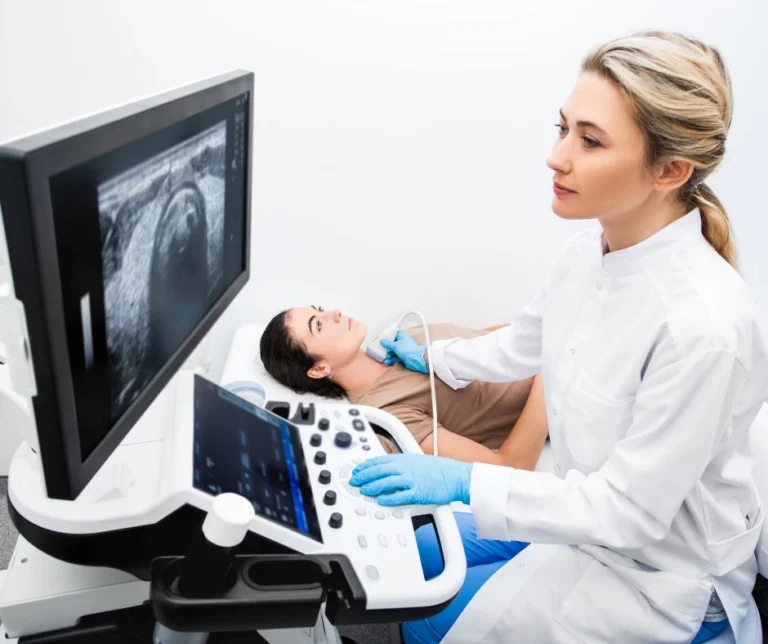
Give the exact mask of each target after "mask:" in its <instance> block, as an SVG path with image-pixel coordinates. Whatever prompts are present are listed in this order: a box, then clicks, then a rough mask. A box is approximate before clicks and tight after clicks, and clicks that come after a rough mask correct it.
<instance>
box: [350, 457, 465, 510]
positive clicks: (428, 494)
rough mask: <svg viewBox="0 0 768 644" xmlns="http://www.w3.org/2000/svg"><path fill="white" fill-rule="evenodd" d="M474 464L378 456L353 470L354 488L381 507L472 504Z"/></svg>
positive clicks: (352, 480)
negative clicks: (377, 502) (455, 503)
mask: <svg viewBox="0 0 768 644" xmlns="http://www.w3.org/2000/svg"><path fill="white" fill-rule="evenodd" d="M471 477H472V464H471V463H464V462H462V461H454V460H453V459H450V458H444V457H442V456H428V455H426V454H387V455H386V456H377V457H376V458H372V459H369V460H367V461H365V462H364V463H361V464H360V465H358V466H357V467H356V468H355V469H354V470H352V477H351V478H350V480H349V484H350V485H354V486H355V487H359V488H360V492H362V493H363V494H364V495H365V496H373V497H378V501H379V504H380V505H411V504H420V505H445V504H448V503H451V502H452V501H462V502H463V503H467V504H468V503H469V483H470V479H471Z"/></svg>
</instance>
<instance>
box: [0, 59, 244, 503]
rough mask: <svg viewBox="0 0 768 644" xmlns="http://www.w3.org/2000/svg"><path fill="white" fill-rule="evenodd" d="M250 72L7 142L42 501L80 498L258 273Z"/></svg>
mask: <svg viewBox="0 0 768 644" xmlns="http://www.w3.org/2000/svg"><path fill="white" fill-rule="evenodd" d="M252 99H253V75H252V74H250V73H245V72H233V73H230V74H226V75H223V76H219V77H216V78H213V79H209V80H207V81H203V82H200V83H196V84H194V85H191V86H187V87H184V88H181V89H178V90H174V91H171V92H168V93H166V94H163V95H161V96H157V97H153V98H151V99H146V100H143V101H140V102H137V103H135V104H132V105H129V106H125V107H121V108H118V109H115V110H112V111H109V112H106V113H103V114H100V115H97V116H94V117H90V118H87V119H84V120H82V121H78V122H76V123H71V124H68V125H66V126H63V127H59V128H56V129H53V130H51V131H48V132H45V133H42V134H37V135H34V136H31V137H27V138H24V139H21V140H19V141H15V142H13V143H10V144H6V145H5V146H2V147H0V209H2V218H3V224H4V227H5V235H6V239H7V245H8V254H9V257H10V265H11V273H12V277H13V286H14V290H15V296H16V298H18V300H20V301H21V302H22V304H23V306H24V311H25V313H26V320H27V328H28V337H29V347H28V350H29V354H30V358H31V360H32V364H33V367H34V373H35V380H36V384H37V395H36V396H34V397H33V398H32V404H33V408H34V414H35V420H36V425H37V438H38V445H39V451H40V454H39V456H40V458H41V460H42V465H43V472H44V475H45V482H46V489H47V493H48V496H49V497H51V498H58V499H74V498H76V497H77V495H78V494H79V493H80V491H81V490H82V489H83V488H84V487H85V485H86V484H87V483H88V481H89V480H90V479H91V478H92V477H93V475H94V474H95V473H96V472H97V471H98V469H99V468H100V467H101V466H102V465H103V463H104V462H105V461H106V459H107V458H108V457H109V455H110V454H111V453H112V452H113V451H114V449H115V448H116V447H117V445H118V444H119V442H120V441H121V440H122V439H123V438H124V437H125V435H126V434H127V433H128V431H130V429H131V428H132V427H133V426H134V424H135V423H136V421H137V420H138V419H139V417H140V416H141V414H142V413H143V412H144V411H146V409H147V407H148V406H149V405H150V404H151V402H152V401H153V400H154V399H155V398H156V397H157V395H158V394H159V392H160V391H161V390H162V389H163V388H164V387H165V386H166V385H167V384H168V382H169V380H170V378H171V377H172V376H173V375H174V373H175V372H176V371H177V370H178V368H179V367H180V366H181V364H182V363H183V362H184V360H186V358H188V357H189V355H190V354H191V352H192V350H193V349H194V348H195V346H196V345H197V344H198V343H199V342H200V340H201V339H202V338H203V336H204V335H205V333H206V332H207V331H208V330H209V329H210V328H211V326H212V325H213V323H214V322H215V321H216V320H217V319H218V317H219V316H220V315H221V313H222V312H223V311H224V309H225V308H226V307H227V306H228V305H229V303H230V302H231V301H232V299H233V298H234V297H235V295H236V294H237V293H238V292H239V291H240V290H241V289H242V287H243V286H244V284H245V283H246V282H247V280H248V276H249V265H250V257H249V243H248V241H249V230H250V142H251V130H252Z"/></svg>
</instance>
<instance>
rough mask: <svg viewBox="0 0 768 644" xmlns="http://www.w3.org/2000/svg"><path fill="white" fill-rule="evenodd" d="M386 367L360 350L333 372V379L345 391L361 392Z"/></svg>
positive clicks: (366, 388) (368, 386)
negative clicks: (349, 360)
mask: <svg viewBox="0 0 768 644" xmlns="http://www.w3.org/2000/svg"><path fill="white" fill-rule="evenodd" d="M387 369H389V367H388V366H387V365H385V364H382V363H380V362H376V360H374V359H373V358H371V357H369V356H367V355H365V353H364V352H362V351H360V352H359V353H358V354H357V355H356V356H355V357H354V358H353V359H352V361H351V362H349V363H347V364H346V365H344V366H343V367H340V368H337V369H336V370H335V371H334V372H333V380H334V381H335V382H336V383H337V384H338V385H339V386H341V387H343V388H344V390H345V391H347V392H363V391H366V390H368V389H370V387H371V385H373V383H374V382H375V381H376V379H377V378H378V377H379V376H380V375H381V374H383V373H384V372H385V371H387Z"/></svg>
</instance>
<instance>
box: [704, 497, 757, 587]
mask: <svg viewBox="0 0 768 644" xmlns="http://www.w3.org/2000/svg"><path fill="white" fill-rule="evenodd" d="M745 524H746V525H745V529H744V531H743V532H740V533H739V534H737V535H735V536H733V537H730V538H728V539H722V540H719V541H712V540H710V542H709V550H710V553H711V557H710V561H711V565H712V574H713V575H714V576H715V577H721V576H723V575H725V574H726V573H727V572H730V571H731V570H733V569H734V568H736V567H738V566H740V565H741V564H742V563H744V562H745V561H746V560H747V559H749V557H752V556H754V555H755V554H757V557H758V566H759V564H760V559H761V557H760V546H761V543H760V541H761V532H762V530H763V510H762V508H761V507H760V506H757V507H756V508H755V509H754V510H753V512H752V514H751V516H750V517H749V518H748V519H746V521H745ZM760 572H762V570H761V571H760Z"/></svg>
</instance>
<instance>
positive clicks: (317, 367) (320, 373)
mask: <svg viewBox="0 0 768 644" xmlns="http://www.w3.org/2000/svg"><path fill="white" fill-rule="evenodd" d="M307 375H308V376H309V377H310V378H314V379H315V380H321V379H322V378H330V377H331V365H329V364H328V363H327V362H324V361H322V360H321V361H320V362H317V363H315V364H314V365H313V366H312V367H310V368H309V370H308V371H307Z"/></svg>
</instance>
